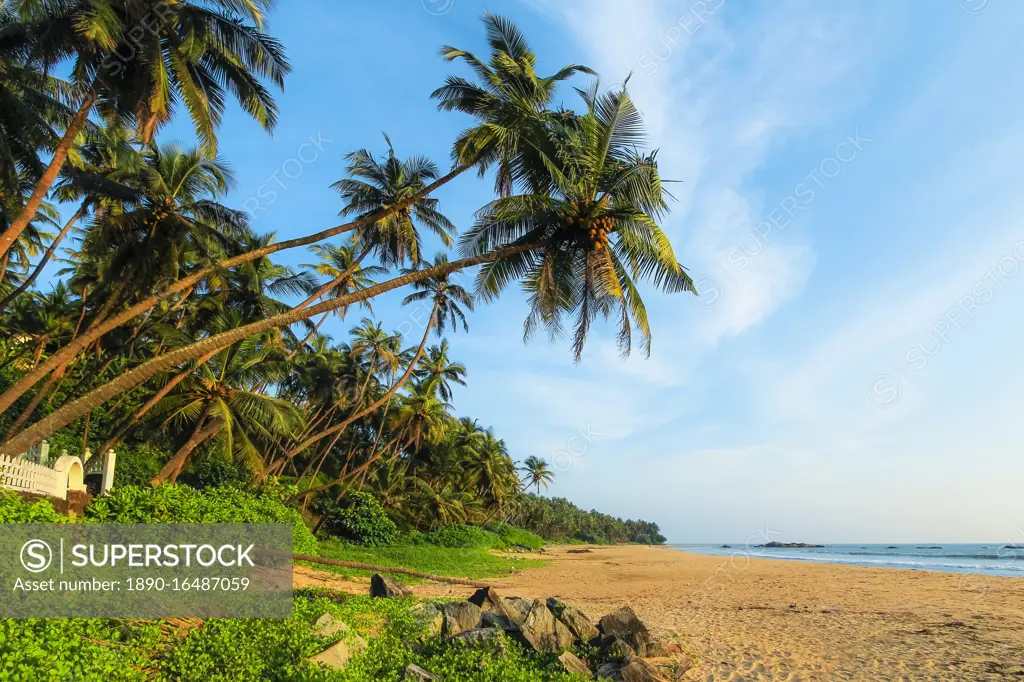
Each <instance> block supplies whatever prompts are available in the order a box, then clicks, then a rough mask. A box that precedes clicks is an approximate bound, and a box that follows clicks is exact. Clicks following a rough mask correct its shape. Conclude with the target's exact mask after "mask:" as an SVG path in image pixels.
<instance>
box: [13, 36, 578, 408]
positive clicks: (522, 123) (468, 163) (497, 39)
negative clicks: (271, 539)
mask: <svg viewBox="0 0 1024 682" xmlns="http://www.w3.org/2000/svg"><path fill="white" fill-rule="evenodd" d="M485 23H487V24H488V27H489V29H488V30H489V33H491V32H492V30H491V28H490V27H491V25H492V24H501V26H502V27H501V28H500V29H498V28H497V27H495V29H494V31H493V32H495V36H494V39H493V40H491V44H492V49H493V54H492V56H491V60H490V62H491V63H492V64H493V65H498V66H500V65H501V64H503V63H505V62H507V61H509V60H510V59H511V58H512V57H511V55H512V53H513V52H514V53H515V54H518V55H520V57H525V56H526V55H525V54H524V53H523V52H522V50H521V48H522V47H524V46H525V41H523V40H522V36H521V35H519V33H518V31H517V30H514V27H513V26H512V25H511V24H510V23H509V22H507V20H501V21H498V20H497V18H493V17H485ZM503 35H504V37H501V36H503ZM502 45H508V47H509V49H510V50H512V52H508V51H505V50H504V48H503V47H502ZM527 51H528V50H527ZM446 52H447V48H446ZM456 53H459V54H456ZM456 53H453V55H452V56H453V58H462V54H461V52H460V51H456ZM466 55H467V60H468V55H469V53H466ZM531 60H532V57H531V58H530V59H529V60H525V61H524V66H525V67H528V68H529V69H532V66H531V64H532V61H531ZM473 61H474V62H479V60H477V59H475V58H474V59H473ZM527 70H528V69H526V68H524V69H523V72H524V73H526V71H527ZM492 71H494V72H495V76H496V77H498V78H501V77H502V73H503V69H501V68H497V67H494V68H492ZM569 71H571V72H572V73H575V72H577V71H585V72H588V73H589V72H590V71H589V69H584V68H582V67H566V68H565V69H562V70H561V71H559V72H558V73H559V74H562V75H561V76H559V77H558V78H556V77H555V76H552V77H551V79H548V80H552V79H553V82H557V81H558V80H562V79H563V78H566V77H568V75H571V74H570V73H568V72H569ZM462 84H463V82H459V81H458V80H456V81H454V82H453V81H451V80H449V82H448V84H447V85H446V86H445V87H444V88H441V89H440V90H438V91H437V92H436V93H435V96H437V97H438V98H439V99H440V100H441V104H440V105H439V106H440V108H441V109H450V110H458V111H464V112H466V113H469V114H470V115H472V116H474V117H475V118H476V119H477V126H476V128H474V129H473V130H479V131H480V136H483V137H486V136H488V135H491V136H493V139H494V141H497V140H500V139H503V138H507V137H508V135H509V134H511V132H512V131H514V130H523V131H526V130H530V131H535V132H536V131H537V130H538V128H537V118H536V116H535V115H534V114H535V113H537V112H541V113H543V112H544V111H545V106H546V102H541V103H537V102H534V103H532V104H530V105H529V106H527V107H517V106H514V105H507V104H509V103H508V101H507V100H508V96H509V94H510V93H513V92H514V91H515V88H516V86H515V84H514V83H511V82H510V83H509V84H508V85H503V86H501V87H497V86H495V85H493V84H492V85H484V86H480V87H479V88H477V89H478V90H481V92H483V91H485V90H486V91H490V89H491V88H494V89H495V90H500V91H501V92H500V93H498V92H490V94H489V96H487V97H484V98H482V99H478V100H474V99H472V95H471V94H467V97H466V98H462V96H461V95H460V94H459V92H458V90H459V88H460V87H461V86H462ZM466 84H467V85H468V86H469V87H470V88H471V89H472V88H473V87H476V86H473V85H472V84H469V83H468V82H467V83H466ZM449 86H454V88H455V89H449ZM543 90H545V91H546V92H548V94H549V96H550V93H551V92H552V91H553V89H552V88H551V87H546V88H544V89H543ZM466 92H467V93H468V91H466ZM502 93H504V94H502ZM550 118H551V117H549V116H542V117H541V123H542V125H541V128H540V130H541V131H542V133H543V135H538V134H535V132H534V133H531V134H530V136H529V137H530V139H532V140H534V142H535V143H537V144H538V145H539V146H543V140H542V139H541V138H542V137H544V136H547V135H549V134H550V133H551V130H550V128H551V126H550V123H551V121H550V120H549V119H550ZM488 131H490V132H488ZM467 132H468V131H467ZM474 144H476V146H477V147H478V148H479V150H480V153H481V154H483V153H484V152H486V151H487V150H489V149H491V146H490V144H491V143H490V142H488V141H487V140H485V139H483V138H482V137H481V139H480V141H479V142H478V143H474ZM459 148H461V147H460V146H459V145H456V149H455V150H454V152H453V155H454V156H455V157H456V159H459V158H461V157H463V156H466V155H467V154H470V155H471V154H472V152H467V151H465V150H463V151H462V152H460V151H459ZM519 150H523V151H524V152H527V151H529V150H528V149H527V146H526V144H525V143H523V144H522V145H518V146H517V145H502V146H501V147H500V150H499V151H498V152H496V154H497V156H496V158H498V159H507V158H508V157H509V155H514V154H517V153H519ZM528 155H529V158H530V159H531V161H530V162H527V161H526V160H522V161H517V162H515V166H516V167H520V168H530V167H532V168H541V169H542V168H550V167H553V164H552V163H550V161H551V159H550V158H548V157H546V156H539V155H538V154H537V153H534V152H530V153H529V154H528ZM481 158H483V157H481ZM477 161H478V159H475V158H468V159H466V160H465V161H464V162H462V161H460V162H458V163H457V165H456V167H455V168H454V169H453V170H452V171H450V172H449V173H447V174H446V175H444V176H442V177H440V178H437V179H436V180H434V181H433V182H431V183H430V184H429V185H427V186H426V187H424V188H423V189H422V190H420V191H419V192H418V193H417V195H416V197H417V198H418V197H425V196H428V195H429V194H431V193H432V192H433V191H434V190H436V189H437V188H438V187H441V186H442V185H444V184H445V183H447V182H450V181H451V180H452V179H453V178H455V177H457V176H458V175H459V174H461V173H463V172H465V171H466V170H467V169H469V168H472V167H473V166H474V165H476V163H477ZM511 164H512V162H509V164H508V167H509V168H511V167H512V165H511ZM509 174H510V173H506V174H505V175H506V176H508V175H509ZM534 175H536V174H534ZM503 184H505V185H507V184H508V183H507V182H504V183H503ZM400 206H401V205H400V204H391V205H390V206H381V207H379V208H378V209H377V210H376V211H373V212H372V213H370V214H368V215H363V216H361V217H359V218H356V219H354V220H351V221H350V222H348V223H345V224H342V225H337V226H335V227H330V228H327V229H324V230H321V231H319V232H316V233H313V234H309V235H306V236H303V237H296V238H294V239H289V240H285V241H282V242H277V243H275V244H270V245H268V246H266V247H264V248H260V249H251V250H249V251H247V252H245V253H241V254H238V255H234V256H231V257H229V258H226V259H224V260H222V261H220V262H219V263H216V264H214V265H211V266H209V267H203V268H200V269H198V270H197V271H195V272H193V273H191V274H189V275H188V276H187V277H183V278H181V279H179V280H178V281H176V282H173V283H170V284H168V285H166V286H164V287H162V288H160V289H158V290H157V291H155V292H154V293H152V294H151V295H149V296H147V297H145V298H143V299H141V300H139V301H138V302H136V303H135V304H133V305H132V306H130V307H128V308H125V309H124V310H122V311H120V312H118V313H116V314H112V315H110V316H109V317H108V318H107V319H106V321H104V322H102V323H97V324H94V325H92V326H91V327H90V328H89V329H88V330H87V332H85V333H83V334H82V335H81V337H80V338H79V339H78V340H77V342H76V343H74V344H69V345H68V346H67V347H66V348H64V349H62V350H61V352H59V353H56V354H54V356H53V357H51V358H50V359H49V360H48V361H47V363H46V364H45V366H44V367H42V368H40V372H41V373H43V374H44V375H45V373H48V372H51V371H53V370H54V369H55V368H57V367H59V366H60V365H61V364H62V363H64V362H66V361H67V360H68V359H69V358H71V357H74V356H76V355H78V354H80V353H82V352H84V350H85V349H86V348H88V347H89V346H90V345H91V344H92V343H94V342H95V341H96V339H98V338H100V337H101V336H103V335H104V334H107V333H109V332H111V331H112V330H114V329H116V328H118V327H119V326H121V325H123V324H125V323H126V322H128V321H130V320H131V319H133V318H135V317H138V316H139V315H143V314H145V313H147V311H149V310H151V309H152V308H154V307H155V306H158V305H161V304H162V303H163V302H165V301H167V300H168V299H170V298H171V297H172V296H174V295H175V294H178V293H180V292H183V291H187V290H190V289H191V288H192V287H195V286H196V285H198V284H199V283H201V282H202V281H203V280H205V279H207V278H208V277H211V276H214V275H217V274H219V273H220V272H223V271H224V270H227V269H229V268H232V267H235V266H237V265H240V264H242V263H246V262H249V261H251V260H255V259H256V258H262V257H265V256H269V255H271V254H273V253H277V252H279V251H284V250H286V249H293V248H296V247H300V246H308V245H310V244H315V243H317V242H320V241H323V240H325V239H329V238H331V237H334V236H337V235H340V234H345V233H347V232H352V231H354V230H358V229H360V228H363V227H366V226H368V225H372V224H373V223H374V222H376V221H377V220H380V219H382V218H385V217H387V216H389V215H391V214H394V213H397V212H398V211H399V210H400ZM484 260H485V259H476V260H473V261H472V262H469V261H466V262H464V263H461V264H459V266H458V267H470V266H472V265H475V264H479V263H481V262H484ZM458 267H453V268H452V270H450V271H449V272H452V271H454V270H456V269H458ZM404 283H408V282H404ZM401 284H402V283H398V282H395V283H394V286H391V287H390V288H395V286H401ZM379 291H380V290H378V291H376V292H374V293H379ZM368 298H369V296H366V297H362V298H358V299H357V301H363V300H367V299H368ZM343 300H344V299H335V302H336V303H338V304H339V305H337V306H333V307H330V308H324V309H321V310H319V311H318V312H326V311H327V310H334V309H336V308H340V307H342V305H347V303H342V301H343ZM357 301H356V302H357ZM301 308H306V305H302V306H301ZM297 312H298V311H297ZM306 317H308V316H298V317H296V318H295V319H293V320H292V321H291V322H289V323H288V324H292V323H294V322H297V321H300V320H303V319H306ZM236 340H237V339H236ZM39 378H40V377H39V376H34V377H33V378H32V381H31V382H29V381H28V380H27V379H26V380H23V381H19V382H17V383H16V384H15V385H14V386H13V387H11V388H9V389H8V390H6V391H5V392H4V393H3V394H0V411H3V410H5V409H6V408H7V407H9V406H10V404H11V403H13V402H14V401H15V400H17V399H18V398H19V397H20V396H22V395H24V394H25V393H26V392H27V391H28V390H29V389H30V388H31V387H32V386H33V385H34V383H36V382H37V381H38V380H39Z"/></svg>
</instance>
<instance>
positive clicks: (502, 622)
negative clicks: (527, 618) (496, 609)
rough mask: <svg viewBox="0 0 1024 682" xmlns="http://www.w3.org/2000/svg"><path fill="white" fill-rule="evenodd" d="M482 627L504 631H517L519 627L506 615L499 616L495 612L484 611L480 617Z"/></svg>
mask: <svg viewBox="0 0 1024 682" xmlns="http://www.w3.org/2000/svg"><path fill="white" fill-rule="evenodd" d="M482 624H483V627H485V628H495V629H497V630H502V631H504V632H518V631H519V628H518V627H516V625H515V623H513V622H512V621H511V620H509V618H508V616H499V615H498V614H496V613H485V614H484V617H483V619H482Z"/></svg>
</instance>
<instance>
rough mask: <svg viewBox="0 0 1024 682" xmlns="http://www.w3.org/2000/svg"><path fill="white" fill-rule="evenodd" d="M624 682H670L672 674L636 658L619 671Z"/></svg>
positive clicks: (628, 661) (627, 662) (631, 659)
mask: <svg viewBox="0 0 1024 682" xmlns="http://www.w3.org/2000/svg"><path fill="white" fill-rule="evenodd" d="M619 672H620V674H621V675H622V682H669V681H670V680H671V677H670V675H671V673H668V671H666V670H665V669H663V668H661V667H660V666H656V665H654V664H652V663H651V662H649V661H646V660H644V659H642V658H637V657H636V656H634V657H633V658H630V659H629V660H627V661H626V662H625V663H624V664H623V665H622V668H620V669H619Z"/></svg>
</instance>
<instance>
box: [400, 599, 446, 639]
mask: <svg viewBox="0 0 1024 682" xmlns="http://www.w3.org/2000/svg"><path fill="white" fill-rule="evenodd" d="M409 612H410V613H411V614H412V617H413V619H414V620H415V621H416V623H417V624H418V625H419V626H420V627H421V628H423V636H424V637H436V636H437V635H440V634H441V631H442V630H443V629H444V614H443V613H441V609H439V608H437V607H436V606H434V605H433V604H426V603H422V604H417V605H416V606H414V607H412V609H410V611H409Z"/></svg>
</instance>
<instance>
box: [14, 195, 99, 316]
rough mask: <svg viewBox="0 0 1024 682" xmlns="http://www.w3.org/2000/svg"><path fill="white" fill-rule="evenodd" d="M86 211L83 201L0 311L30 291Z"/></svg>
mask: <svg viewBox="0 0 1024 682" xmlns="http://www.w3.org/2000/svg"><path fill="white" fill-rule="evenodd" d="M85 211H86V205H85V203H84V202H83V203H82V205H81V206H79V207H78V210H77V211H75V214H74V215H73V216H71V218H70V219H69V220H68V221H67V222H66V223H64V227H63V228H62V229H61V231H60V234H58V235H57V236H56V237H55V238H54V240H53V242H51V243H50V246H49V247H48V248H47V249H46V253H44V254H43V257H42V259H41V260H40V261H39V265H37V266H36V269H35V270H33V271H32V274H31V275H29V276H28V278H26V279H25V281H24V282H22V283H21V284H20V285H19V286H18V288H17V289H15V290H14V291H12V292H11V293H9V294H7V296H5V297H4V300H2V301H0V311H3V309H4V308H6V307H7V304H8V303H10V302H11V301H13V300H15V299H16V298H17V297H18V296H20V295H22V294H23V293H25V292H26V291H28V288H29V287H30V286H32V283H33V282H35V281H36V279H38V278H39V275H40V273H42V271H43V268H45V267H46V264H47V263H49V262H50V258H52V257H53V253H54V251H56V250H57V246H58V245H59V244H60V243H61V242H62V241H63V240H64V237H66V236H67V234H68V231H69V230H70V229H71V226H72V225H74V224H75V223H76V222H78V219H79V218H81V217H82V215H83V214H84V213H85ZM0 279H3V277H2V276H0Z"/></svg>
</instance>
